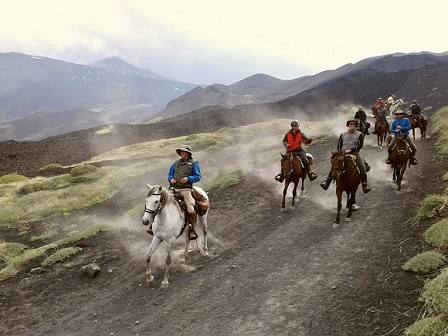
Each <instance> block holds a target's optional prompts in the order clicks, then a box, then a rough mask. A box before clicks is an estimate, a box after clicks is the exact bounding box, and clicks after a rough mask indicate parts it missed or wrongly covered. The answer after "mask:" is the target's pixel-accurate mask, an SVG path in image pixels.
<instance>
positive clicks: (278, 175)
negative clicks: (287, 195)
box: [274, 173, 285, 183]
mask: <svg viewBox="0 0 448 336" xmlns="http://www.w3.org/2000/svg"><path fill="white" fill-rule="evenodd" d="M274 179H275V180H276V181H277V182H280V183H282V182H283V181H284V180H285V175H283V173H280V174H277V175H276V176H275V177H274Z"/></svg>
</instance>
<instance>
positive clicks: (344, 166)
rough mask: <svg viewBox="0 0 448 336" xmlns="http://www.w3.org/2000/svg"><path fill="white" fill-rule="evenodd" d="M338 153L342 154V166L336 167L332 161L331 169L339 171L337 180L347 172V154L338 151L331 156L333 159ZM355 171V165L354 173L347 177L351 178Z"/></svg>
mask: <svg viewBox="0 0 448 336" xmlns="http://www.w3.org/2000/svg"><path fill="white" fill-rule="evenodd" d="M337 155H339V156H341V161H342V167H341V168H339V167H337V168H334V167H333V163H331V169H332V170H335V171H337V172H338V173H337V175H336V178H335V180H337V179H339V178H340V177H341V175H343V174H345V173H346V172H347V154H344V153H340V152H337V153H335V154H333V156H332V157H331V160H333V158H334V157H335V156H337ZM355 172H356V167H354V170H353V172H352V174H351V175H350V176H349V177H347V178H346V179H349V178H350V177H351V176H352V175H353V174H354V173H355Z"/></svg>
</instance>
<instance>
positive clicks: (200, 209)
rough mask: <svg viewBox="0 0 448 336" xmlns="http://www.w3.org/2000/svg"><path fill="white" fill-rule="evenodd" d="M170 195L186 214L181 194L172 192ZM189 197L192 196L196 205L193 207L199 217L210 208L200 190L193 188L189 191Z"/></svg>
mask: <svg viewBox="0 0 448 336" xmlns="http://www.w3.org/2000/svg"><path fill="white" fill-rule="evenodd" d="M172 193H173V196H174V199H175V200H176V202H177V203H178V204H179V206H180V208H181V209H182V210H183V211H184V212H185V213H187V206H186V205H185V201H184V198H183V196H182V194H181V193H178V192H175V191H174V190H172ZM191 195H192V196H193V198H194V200H195V201H196V204H195V206H194V209H195V212H196V213H197V214H198V215H199V216H203V215H205V213H206V212H207V210H208V208H210V202H209V201H208V199H207V198H206V197H205V195H203V194H202V192H201V190H200V189H199V188H198V187H196V186H193V188H192V189H191Z"/></svg>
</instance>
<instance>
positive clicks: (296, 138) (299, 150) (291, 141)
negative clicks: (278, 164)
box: [275, 120, 317, 183]
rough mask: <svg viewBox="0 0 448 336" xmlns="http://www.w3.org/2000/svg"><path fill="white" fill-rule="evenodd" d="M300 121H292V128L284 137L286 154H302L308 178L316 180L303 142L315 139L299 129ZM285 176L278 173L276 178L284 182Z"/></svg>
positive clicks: (308, 142) (307, 142) (306, 142)
mask: <svg viewBox="0 0 448 336" xmlns="http://www.w3.org/2000/svg"><path fill="white" fill-rule="evenodd" d="M299 126H300V123H299V121H298V120H293V121H291V129H290V130H289V131H288V132H287V133H286V134H285V136H284V137H283V145H284V146H285V147H286V155H288V156H289V157H291V155H295V156H300V159H301V160H302V163H303V165H304V166H305V169H306V171H307V173H308V178H309V179H310V181H314V180H315V179H316V178H317V175H316V174H314V173H313V172H312V171H311V164H310V161H309V160H308V157H307V155H306V151H305V149H304V148H303V147H302V143H304V144H307V145H308V144H310V143H311V142H312V141H313V140H314V139H313V138H308V137H307V136H306V135H305V134H304V133H302V132H301V131H300V129H299ZM284 179H285V176H284V175H283V173H280V174H278V175H277V176H276V177H275V180H276V181H278V182H280V183H281V182H283V180H284Z"/></svg>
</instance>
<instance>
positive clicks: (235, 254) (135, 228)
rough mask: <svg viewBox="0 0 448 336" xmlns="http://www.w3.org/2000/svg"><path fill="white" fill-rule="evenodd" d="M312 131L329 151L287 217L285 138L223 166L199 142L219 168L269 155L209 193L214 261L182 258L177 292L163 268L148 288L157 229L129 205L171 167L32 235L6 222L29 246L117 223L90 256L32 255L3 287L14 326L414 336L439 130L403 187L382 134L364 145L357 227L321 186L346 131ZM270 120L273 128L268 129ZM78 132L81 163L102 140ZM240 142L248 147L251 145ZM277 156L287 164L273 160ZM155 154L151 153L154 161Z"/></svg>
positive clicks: (315, 150) (27, 330)
mask: <svg viewBox="0 0 448 336" xmlns="http://www.w3.org/2000/svg"><path fill="white" fill-rule="evenodd" d="M207 120H208V119H206V120H204V124H205V122H206V121H207ZM330 123H334V121H331V122H330ZM183 126H184V128H183V129H184V131H185V132H187V134H193V133H195V132H197V126H196V124H195V123H190V124H189V123H184V124H183ZM304 127H305V128H306V130H307V131H308V132H307V133H310V132H312V133H314V134H316V135H318V139H321V140H322V141H321V142H319V141H318V142H317V144H315V145H312V146H311V147H310V148H309V152H311V153H312V154H313V155H314V156H315V158H316V163H315V165H314V171H315V172H316V173H317V174H318V175H319V179H318V180H316V181H314V182H309V181H308V180H306V187H305V188H306V196H305V197H301V198H300V200H299V205H298V206H297V208H296V209H295V210H288V211H287V212H286V213H280V211H279V208H280V203H281V186H280V184H278V183H277V182H275V181H274V180H273V176H274V175H275V174H276V173H277V170H278V161H277V160H279V158H280V156H279V155H278V151H279V150H280V149H279V148H280V145H279V144H276V143H271V142H269V143H266V144H265V146H264V148H263V150H260V151H257V150H254V149H253V148H255V147H252V146H254V144H253V143H250V145H249V144H247V143H246V144H245V145H246V147H244V146H243V148H246V149H250V150H249V152H248V153H244V154H245V155H244V157H241V156H240V155H238V153H237V151H236V150H234V149H233V148H234V147H229V148H227V149H228V151H230V152H231V153H232V155H228V154H226V155H223V156H220V155H218V156H217V158H219V159H216V161H214V160H212V159H211V158H209V154H207V151H206V150H203V151H197V152H196V151H195V153H197V154H198V158H199V159H200V162H202V163H203V167H204V169H205V168H207V169H211V170H212V171H213V167H219V166H226V165H229V164H230V161H233V160H234V159H238V158H239V160H240V163H242V162H243V161H248V162H255V163H256V164H252V170H250V172H249V173H248V174H247V175H245V176H244V177H243V178H241V180H240V183H238V184H237V185H235V186H232V187H229V188H226V189H223V190H212V191H210V192H209V196H210V201H211V209H210V214H209V231H210V241H209V244H210V249H211V257H210V258H209V259H202V258H201V257H200V256H199V255H198V254H197V253H195V252H192V257H193V259H192V263H191V264H190V265H188V266H185V265H182V264H179V262H178V261H177V260H174V261H173V267H172V272H171V285H170V287H169V288H168V289H166V290H162V289H160V288H159V287H158V285H159V283H160V280H161V277H162V276H163V270H162V269H161V268H160V267H158V268H157V273H156V282H157V285H156V286H155V287H151V288H148V287H147V286H146V284H145V282H144V272H145V262H144V254H145V253H146V249H147V248H148V244H149V241H150V239H151V238H150V237H149V236H148V235H147V234H146V233H145V231H144V230H145V227H143V226H142V225H141V223H140V216H141V214H139V213H129V210H130V209H132V208H133V207H134V206H135V205H136V204H137V205H138V204H141V205H142V206H143V199H144V195H145V186H144V183H145V182H150V183H165V174H166V171H165V170H163V171H158V172H156V173H153V174H151V175H150V176H137V177H134V178H133V177H131V176H130V177H129V179H128V182H127V183H126V185H125V186H124V188H123V189H122V190H120V192H119V193H118V194H117V195H116V196H115V197H114V198H112V199H111V200H110V201H108V202H106V203H103V204H100V205H97V206H95V207H92V208H90V209H88V210H84V211H80V212H79V213H77V214H74V215H73V216H68V217H62V216H61V217H60V218H59V217H58V218H52V219H49V220H48V221H44V222H40V223H35V225H34V228H35V230H36V232H28V233H26V234H21V235H19V234H18V232H17V231H16V230H11V229H7V228H3V229H2V230H1V235H2V239H5V240H6V241H18V242H25V243H28V238H29V237H30V236H32V235H33V234H34V235H35V234H37V232H38V231H39V228H41V227H45V225H48V224H52V225H63V226H64V227H72V226H79V225H87V224H88V223H91V222H95V221H99V222H101V223H109V224H110V225H111V226H112V227H115V230H112V231H110V232H108V233H104V234H101V235H98V236H96V237H95V238H92V239H90V240H88V241H86V242H84V243H83V244H82V246H81V245H80V246H81V247H82V252H81V253H80V254H78V255H77V256H75V257H73V258H71V259H70V261H68V262H64V263H61V264H58V265H55V267H54V268H52V269H51V271H49V272H45V273H42V274H36V275H32V276H30V275H29V271H30V270H31V268H33V267H35V266H36V264H31V265H29V266H28V267H27V269H26V270H25V271H23V272H21V273H19V274H18V276H16V277H15V278H13V279H9V280H6V281H3V282H0V303H1V305H0V311H1V314H2V324H1V326H0V328H1V329H0V332H1V333H2V334H4V335H86V334H95V335H111V334H114V335H115V334H118V335H120V334H123V335H129V334H134V335H149V334H150V335H172V334H175V335H190V334H195V335H198V336H208V335H210V330H213V333H214V334H215V335H242V334H243V335H299V336H302V335H303V336H309V335H322V336H327V335H347V336H351V335H353V336H355V335H356V336H359V335H386V334H387V335H402V333H403V329H404V328H405V327H406V326H408V325H410V324H412V323H413V322H414V321H415V320H416V319H417V317H418V315H419V310H420V304H419V303H418V301H417V298H418V295H419V290H420V289H421V287H422V279H420V278H418V277H416V276H414V275H412V274H409V273H406V272H403V271H402V270H401V268H400V267H401V265H402V264H403V262H404V261H406V260H407V259H408V258H409V257H411V256H413V255H415V254H416V253H418V252H421V249H422V248H423V247H422V245H421V242H422V237H421V233H422V232H423V230H424V229H425V228H426V227H427V226H428V225H429V223H418V222H416V221H415V217H414V216H415V211H416V209H417V206H418V204H419V201H420V200H421V199H422V198H423V197H424V196H426V195H427V194H430V193H437V192H438V191H442V190H443V189H444V187H445V184H444V183H443V182H441V175H442V174H443V173H444V172H446V171H447V168H448V162H447V160H446V158H444V157H440V156H438V155H437V154H435V150H434V143H435V139H434V138H429V139H427V140H417V146H418V148H419V153H418V159H419V161H420V164H419V165H417V166H413V167H411V168H410V169H408V171H407V172H406V175H405V182H406V183H405V184H404V185H403V192H402V193H401V194H400V195H397V194H396V192H395V187H394V185H393V184H392V182H391V172H390V171H389V169H388V167H387V166H386V165H385V164H384V158H385V149H379V148H377V147H376V146H374V145H373V144H374V142H375V139H374V138H373V137H372V136H370V137H369V138H368V140H367V142H366V146H365V148H364V150H363V152H364V156H365V158H366V159H367V161H368V162H369V163H370V164H371V166H372V171H371V172H370V173H369V179H370V184H371V186H372V189H373V190H372V191H371V192H370V193H369V194H366V195H364V194H362V193H360V194H359V195H358V197H357V204H358V205H360V206H361V210H360V211H358V212H356V213H354V215H353V221H352V222H350V223H348V222H342V224H341V225H340V227H338V228H333V227H332V223H333V220H334V217H335V202H336V198H335V195H334V186H333V185H332V186H331V187H330V189H329V190H328V191H326V192H325V191H323V190H322V189H321V188H320V187H319V181H320V180H321V179H323V177H324V176H325V175H326V174H327V173H328V169H329V163H328V159H329V157H330V151H331V149H332V148H334V146H335V143H336V138H335V137H334V136H333V135H332V134H328V135H327V136H325V134H320V133H318V131H323V130H325V129H326V127H328V125H325V124H324V123H320V124H316V125H313V124H311V123H305V124H304ZM342 128H343V127H342ZM259 129H260V130H264V128H263V127H262V125H260V126H259ZM114 131H115V133H114V138H115V139H118V138H120V139H121V142H122V143H126V142H127V143H131V142H133V141H136V140H135V137H136V136H137V135H136V133H134V132H133V131H129V130H128V129H127V128H121V127H118V128H117V129H114ZM304 131H305V129H304ZM143 133H146V132H145V131H144V132H143ZM74 135H75V134H73V135H72V136H73V137H72V138H71V147H70V148H71V149H70V154H72V155H73V156H74V157H78V158H80V157H83V156H85V155H86V154H85V153H84V152H85V149H86V148H89V147H88V146H86V144H85V143H83V142H80V137H75V136H74ZM84 135H85V133H84ZM103 135H107V133H106V134H103ZM310 135H311V134H310ZM149 137H150V135H148V138H149ZM66 139H67V141H68V139H70V135H66ZM108 139H109V140H110V139H111V138H108ZM324 139H327V140H324ZM60 140H63V138H61V139H60ZM131 140H133V141H131ZM53 141H54V143H53V144H52V146H53V147H52V150H53V151H54V153H53V156H52V158H53V160H54V161H58V162H66V161H68V160H69V155H65V151H67V150H68V147H67V146H66V145H64V146H63V147H60V148H58V147H57V144H58V143H59V144H62V143H63V141H56V139H54V140H53ZM279 141H280V140H279ZM24 144H28V145H30V144H33V146H36V147H33V151H29V152H28V154H27V156H21V155H18V156H17V157H16V164H17V166H18V167H20V166H22V165H24V166H26V165H27V166H29V171H33V172H35V171H36V170H37V169H38V168H39V167H40V165H39V159H40V158H39V157H40V156H41V155H42V154H43V153H44V152H46V151H47V150H48V146H47V145H48V143H46V142H45V141H40V142H36V143H29V142H27V143H24ZM22 145H23V144H22ZM229 146H236V147H235V148H240V149H241V147H238V144H233V145H231V144H229ZM247 146H250V147H247ZM257 148H259V147H257ZM104 150H106V148H103V151H104ZM96 151H97V152H100V151H101V150H100V149H99V148H97V149H96ZM32 153H34V154H32ZM91 153H92V152H90V155H91ZM226 153H228V152H226ZM267 153H268V154H267ZM274 153H275V156H276V157H277V156H278V159H274V158H273V157H272V155H274ZM174 158H176V154H175V153H173V159H174ZM30 162H34V166H32V165H33V164H31V163H30ZM151 162H152V159H151V158H149V157H148V164H150V163H151ZM121 164H126V160H123V161H122V162H121ZM214 165H216V166H214ZM215 169H218V168H215ZM8 172H14V171H8ZM204 178H205V179H207V177H206V176H205V177H204ZM391 205H392V206H391ZM124 214H127V215H126V217H124V218H123V215H124ZM159 258H160V260H159V261H158V262H156V263H157V264H159V265H160V264H161V263H162V262H163V259H164V253H163V249H161V250H160V254H159ZM94 260H95V262H96V263H97V264H98V265H100V266H101V268H102V270H103V271H102V272H101V273H100V275H99V276H98V277H97V278H95V279H87V278H85V277H83V276H82V275H81V273H80V268H81V266H83V265H85V264H86V263H90V262H93V261H94Z"/></svg>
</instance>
